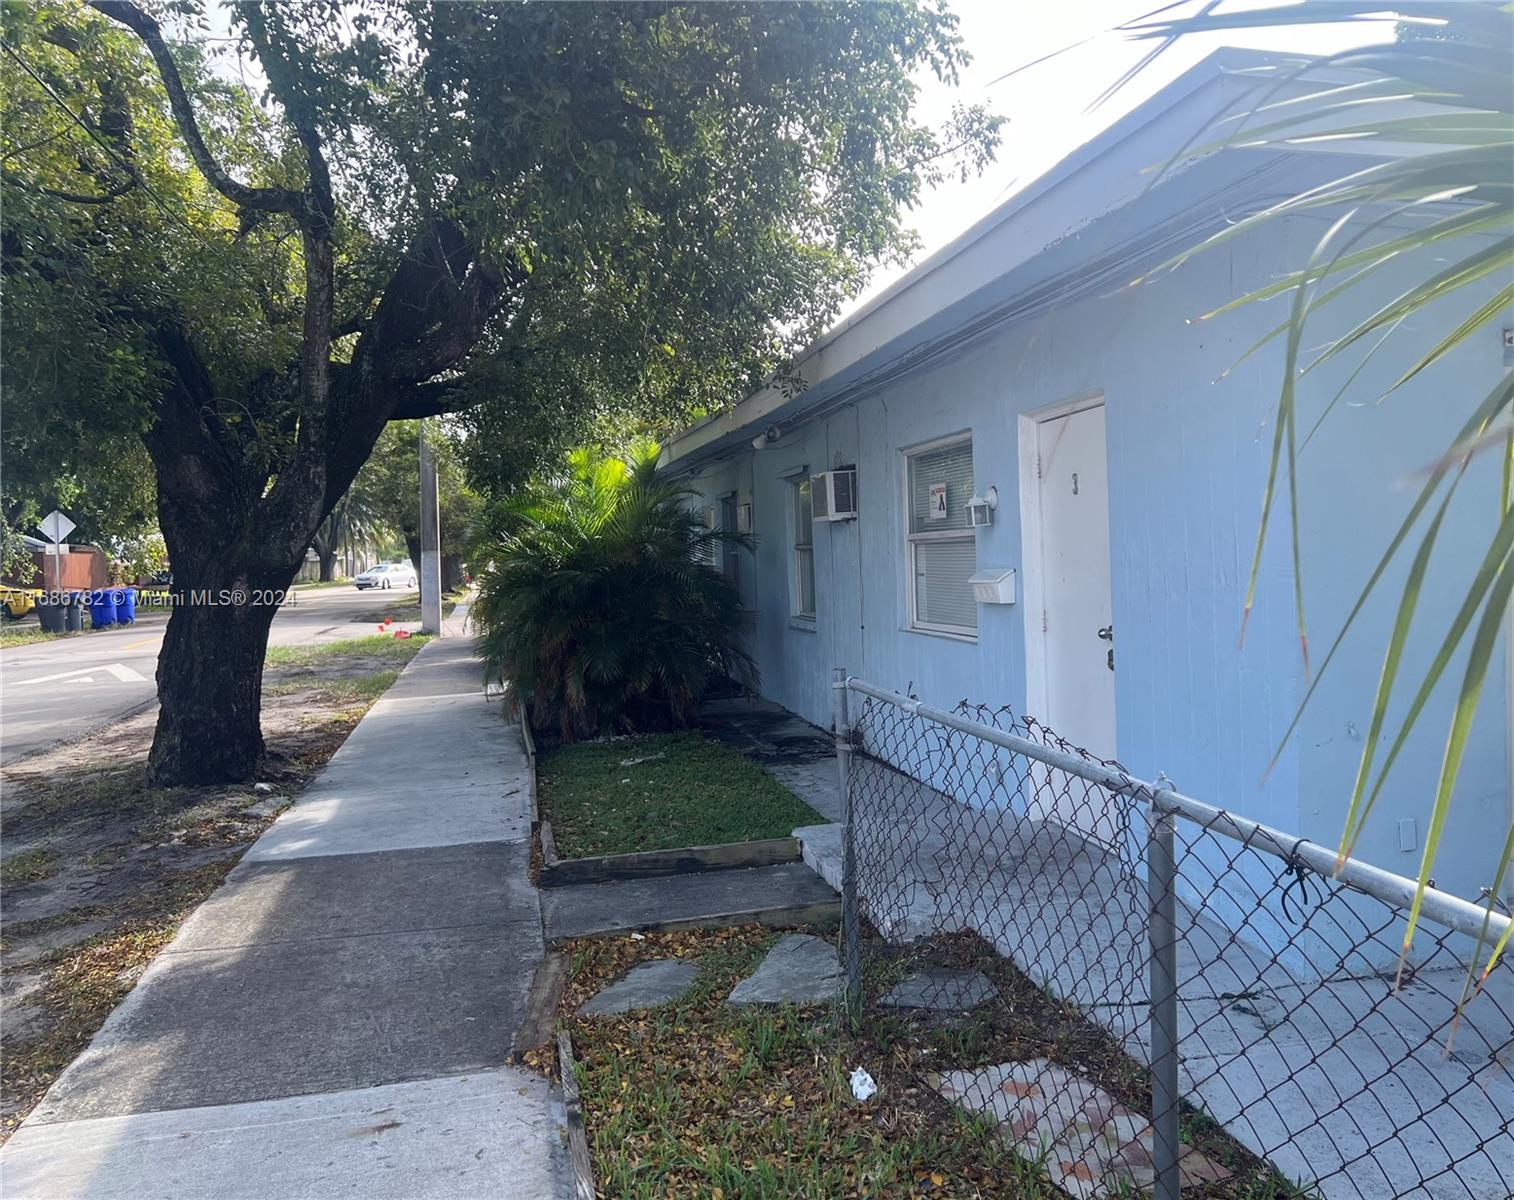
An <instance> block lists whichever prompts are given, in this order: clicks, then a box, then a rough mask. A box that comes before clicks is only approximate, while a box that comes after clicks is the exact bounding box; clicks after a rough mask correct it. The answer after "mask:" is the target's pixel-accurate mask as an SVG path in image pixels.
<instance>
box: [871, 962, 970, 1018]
mask: <svg viewBox="0 0 1514 1200" xmlns="http://www.w3.org/2000/svg"><path fill="white" fill-rule="evenodd" d="M998 994H999V993H998V992H997V991H996V990H995V989H994V985H993V984H992V983H990V982H989V981H988V976H986V975H984V974H983V972H982V971H958V970H954V969H953V968H951V967H926V968H924V969H923V970H919V971H916V972H915V973H914V974H913V975H910V976H908V977H906V978H905V979H902V980H900V981H899V982H898V983H896V984H895V985H894V986H893V987H892V988H890V989H889V990H888V991H887V992H885V993H884V995H883V996H882V997H881V998H880V999H879V1001H878V1003H879V1004H881V1005H884V1006H885V1007H888V1008H925V1009H930V1010H932V1011H934V1012H957V1013H963V1012H967V1011H969V1010H970V1009H974V1008H977V1007H978V1005H980V1004H986V1003H987V1002H988V1001H990V1000H993V999H995V998H997V996H998Z"/></svg>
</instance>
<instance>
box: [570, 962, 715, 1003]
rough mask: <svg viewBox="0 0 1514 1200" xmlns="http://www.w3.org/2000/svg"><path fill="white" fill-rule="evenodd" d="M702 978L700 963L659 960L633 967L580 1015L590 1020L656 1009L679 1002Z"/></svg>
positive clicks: (597, 996)
mask: <svg viewBox="0 0 1514 1200" xmlns="http://www.w3.org/2000/svg"><path fill="white" fill-rule="evenodd" d="M698 974H699V963H698V961H697V960H694V959H688V958H659V959H657V960H656V961H655V962H645V963H641V964H639V965H637V966H634V967H632V968H631V969H630V970H629V971H627V972H626V973H625V975H624V976H623V977H621V978H620V979H618V980H616V982H614V983H612V984H611V985H610V986H609V987H607V988H605V989H604V990H603V991H601V992H600V993H599V994H598V995H596V996H595V997H594V998H593V999H592V1000H590V1001H589V1002H588V1003H587V1004H585V1005H584V1006H583V1007H582V1008H580V1009H579V1010H578V1011H579V1012H580V1013H581V1014H582V1015H584V1016H587V1017H603V1016H608V1015H610V1014H612V1013H623V1012H631V1011H633V1010H634V1009H639V1008H655V1007H657V1005H659V1004H667V1003H669V1002H670V1001H672V1000H677V999H678V997H680V996H682V995H683V994H684V993H685V992H687V991H688V990H689V989H690V988H691V987H693V986H694V978H695V976H697V975H698Z"/></svg>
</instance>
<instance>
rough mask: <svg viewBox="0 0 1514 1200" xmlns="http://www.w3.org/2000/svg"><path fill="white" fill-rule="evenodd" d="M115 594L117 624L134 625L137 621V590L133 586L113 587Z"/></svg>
mask: <svg viewBox="0 0 1514 1200" xmlns="http://www.w3.org/2000/svg"><path fill="white" fill-rule="evenodd" d="M112 590H113V591H114V592H115V594H116V623H117V624H119V625H135V624H136V623H137V591H136V589H135V588H129V587H124V588H114V589H112Z"/></svg>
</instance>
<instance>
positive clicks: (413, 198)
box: [0, 0, 997, 782]
mask: <svg viewBox="0 0 1514 1200" xmlns="http://www.w3.org/2000/svg"><path fill="white" fill-rule="evenodd" d="M217 11H218V12H222V11H224V12H225V13H228V14H230V16H229V19H230V21H231V22H232V32H233V36H234V38H235V50H236V56H235V57H234V58H232V57H226V56H223V57H222V58H220V59H219V60H216V59H214V57H213V56H212V55H211V53H210V52H209V51H208V50H207V47H214V46H215V45H217V43H215V42H214V41H212V40H211V39H210V38H209V37H208V36H207V32H208V28H207V25H206V16H205V9H204V8H203V7H202V6H200V5H199V4H196V3H193V2H190V0H180V2H175V3H172V4H168V3H150V4H134V3H129V2H126V0H89V3H87V4H80V3H76V2H72V0H65V2H52V3H44V4H40V5H23V4H19V3H8V4H6V5H5V8H4V14H3V37H4V57H3V72H4V75H3V83H4V85H5V87H6V90H7V94H8V96H10V97H11V104H10V105H9V106H8V109H7V119H6V124H5V130H4V146H3V155H4V163H5V169H4V177H3V184H4V189H5V195H4V200H5V204H4V214H3V218H0V222H3V224H0V236H3V260H0V267H3V270H4V273H5V280H6V297H5V303H6V321H7V332H8V334H9V336H8V337H7V339H6V345H5V356H6V357H5V363H4V366H5V370H6V375H7V379H8V380H15V379H20V381H21V384H20V391H21V398H20V407H19V409H14V410H10V411H9V412H8V418H10V417H12V414H13V413H16V412H20V413H22V414H25V415H26V417H25V418H23V419H26V418H32V417H34V418H35V420H32V421H30V424H31V431H30V433H29V435H28V436H34V437H35V438H36V445H37V446H39V447H41V449H40V450H38V454H39V460H40V459H45V458H48V457H49V456H50V458H51V460H52V461H55V462H57V463H59V464H67V463H69V462H70V461H73V462H76V463H82V462H83V459H82V458H81V457H80V456H79V455H81V454H82V450H80V451H79V452H78V453H77V454H76V453H75V452H74V450H73V449H71V447H72V448H78V447H83V446H84V445H85V444H86V443H89V444H91V445H94V446H99V447H110V448H111V449H110V451H109V454H110V455H114V454H117V453H119V454H123V455H124V454H135V453H139V452H138V451H136V450H135V449H134V448H133V449H131V450H127V449H125V448H124V447H125V445H126V443H127V442H128V441H129V440H130V439H131V438H133V437H136V438H140V440H141V443H142V446H143V447H144V448H145V450H146V453H147V455H148V457H149V458H150V460H151V464H152V468H153V476H154V483H155V491H156V500H157V507H158V517H159V524H160V526H161V528H162V531H163V534H164V537H165V538H166V540H167V544H168V550H169V553H170V556H171V558H172V560H173V565H174V571H175V581H176V585H179V584H180V583H181V581H182V585H183V586H186V587H193V588H223V589H231V590H232V591H233V592H234V593H241V592H246V593H248V594H250V593H252V592H254V591H256V590H257V589H261V588H268V587H273V588H277V587H281V586H283V585H284V584H285V583H287V581H288V580H289V578H291V577H292V575H293V573H294V571H295V570H296V569H297V567H298V564H299V562H300V560H301V558H302V557H303V555H304V552H305V549H306V547H307V546H308V545H309V544H310V541H311V539H312V537H313V536H314V534H315V531H316V530H317V529H318V528H319V526H320V524H321V522H322V521H323V520H324V519H325V518H326V516H327V515H328V514H329V513H330V512H331V510H332V508H333V507H334V506H335V505H336V503H337V502H338V500H339V499H340V498H341V497H342V495H343V494H344V493H345V492H346V490H347V488H348V486H349V485H350V484H351V482H352V480H353V478H354V477H355V475H356V474H357V471H358V469H359V468H360V467H361V466H362V464H363V462H364V461H365V460H366V459H367V458H368V456H369V453H370V451H371V450H372V448H373V445H374V443H375V441H376V440H377V438H378V437H379V435H380V433H381V432H382V430H383V428H384V426H385V425H386V424H387V423H388V422H389V421H391V420H396V419H410V418H415V417H420V416H427V415H433V414H437V413H442V412H452V411H461V410H464V409H468V408H473V409H475V410H476V412H475V414H474V415H473V416H472V417H471V418H470V419H471V420H472V421H473V423H474V427H475V429H476V430H477V431H478V432H479V433H480V434H481V435H483V436H484V437H486V438H487V437H489V436H491V435H492V434H493V433H495V432H496V431H505V434H504V435H502V436H505V435H509V434H515V435H516V436H517V438H518V436H519V432H520V431H521V430H522V429H525V430H527V431H530V430H532V429H538V430H539V429H545V428H547V425H548V424H549V423H550V422H551V421H554V420H556V421H560V422H562V423H564V424H566V425H571V424H572V422H573V421H574V420H575V419H577V416H578V414H581V413H583V412H585V411H587V410H592V409H594V408H595V407H596V406H603V407H605V408H607V409H613V408H615V407H616V406H620V407H622V408H626V407H635V408H637V409H638V410H640V411H643V412H652V413H657V412H661V413H664V414H672V413H679V412H688V411H690V410H692V409H694V408H697V407H713V406H717V405H720V404H723V403H726V402H728V401H729V400H731V399H733V398H734V397H736V396H739V395H740V394H741V393H742V392H743V391H744V390H745V389H746V388H747V387H748V386H750V385H751V384H752V383H753V382H755V381H756V380H757V379H759V378H761V377H762V376H763V375H764V374H765V373H766V372H768V371H769V370H771V369H772V368H773V367H774V366H775V365H776V364H778V363H780V362H781V361H782V360H783V358H784V356H785V355H786V354H787V353H788V352H789V351H790V350H791V349H792V348H793V347H794V346H795V345H796V344H797V343H799V342H801V341H802V340H804V339H805V338H807V337H809V336H810V335H812V334H813V333H814V332H815V331H816V330H817V329H818V328H820V327H821V326H822V325H823V324H825V323H826V321H827V320H828V319H829V318H831V317H832V316H833V315H834V313H835V311H836V309H837V306H838V305H839V303H840V302H841V301H842V299H843V298H844V297H845V296H847V295H848V294H850V293H851V292H852V291H854V290H855V289H856V288H857V287H858V286H859V285H860V284H861V282H862V281H863V279H864V278H865V277H866V275H867V272H868V271H869V269H870V268H871V267H872V266H874V265H875V264H877V263H879V262H881V261H884V260H886V259H888V258H889V257H891V256H894V255H897V254H900V253H902V252H903V251H904V250H905V248H906V247H907V246H908V244H909V237H908V235H907V233H906V232H905V230H904V228H903V226H902V223H901V209H902V208H903V207H904V206H907V205H908V204H909V203H910V202H911V201H913V200H914V198H915V197H916V195H917V194H918V190H919V188H920V187H921V185H922V183H923V182H924V181H926V180H929V179H930V178H932V177H933V176H936V175H939V174H940V173H942V172H943V171H945V170H947V169H950V168H951V167H953V166H957V165H959V164H960V163H962V162H963V161H964V160H965V161H966V162H967V163H969V164H971V163H972V162H973V161H974V160H979V159H981V158H982V156H984V155H986V154H989V153H991V151H992V147H993V145H994V142H995V136H996V128H997V125H996V121H995V120H994V119H993V118H992V117H990V116H988V115H987V114H986V113H984V112H982V111H979V110H976V109H963V110H960V111H959V112H958V113H957V115H956V118H955V119H954V121H953V122H952V128H951V129H950V130H948V131H946V133H945V134H944V135H943V134H942V133H939V132H935V131H932V130H929V129H927V128H925V127H923V126H921V125H920V124H918V123H917V122H916V121H915V120H914V118H913V117H912V115H911V108H912V105H913V102H914V99H915V93H916V84H915V82H914V79H915V76H916V74H917V73H918V72H919V71H921V70H930V71H934V72H935V73H936V74H938V75H940V76H942V77H946V78H949V77H951V76H952V75H953V73H954V72H955V70H956V68H957V66H958V64H959V63H960V62H961V61H962V58H963V51H962V47H961V45H960V43H959V41H958V39H957V36H956V31H955V23H954V20H953V18H952V17H951V16H950V15H949V14H948V13H947V12H946V11H945V9H944V7H943V6H942V5H941V4H940V3H939V2H935V3H931V4H914V3H901V4H886V5H885V4H870V3H860V2H858V3H830V4H813V5H810V4H804V5H797V4H796V5H777V4H685V3H655V4H649V3H601V4H554V3H531V4H524V3H513V2H498V3H487V4H447V3H420V2H411V0H357V2H351V3H344V2H338V0H307V2H305V3H302V4H299V5H283V4H259V3H248V4H236V5H231V6H227V7H226V8H225V9H224V10H217ZM233 66H237V67H239V68H240V69H241V71H242V74H243V75H244V76H245V77H247V78H249V79H251V80H253V81H254V83H255V85H256V86H257V87H258V88H259V89H260V94H259V95H257V96H255V97H254V96H253V95H252V94H251V93H250V92H249V90H248V88H247V87H245V86H243V85H242V84H241V83H240V82H233V75H234V72H233V71H232V70H231V69H230V68H231V67H233ZM523 417H524V421H525V422H527V423H523ZM532 421H538V422H540V424H538V425H534V426H533V425H531V424H529V422H532ZM7 423H8V424H10V420H8V422H7ZM44 441H46V442H47V445H43V444H42V443H43V442H44ZM525 449H526V450H529V446H526V447H525ZM7 450H8V452H10V450H11V447H10V445H9V444H8V446H7ZM71 454H73V455H74V457H73V459H70V455H71ZM527 457H529V455H527ZM95 469H96V468H95V467H94V466H93V465H90V466H89V468H88V470H89V471H93V470H95ZM271 617H272V613H271V612H255V611H252V609H251V608H248V607H243V608H239V609H235V610H234V611H224V612H222V611H209V610H200V609H197V608H195V607H194V606H188V605H181V606H177V607H176V608H175V610H174V615H173V619H172V621H171V622H170V627H169V632H168V635H167V637H166V638H165V641H164V650H163V659H162V668H161V669H160V672H159V691H160V701H161V705H162V706H161V709H160V714H161V715H160V720H159V727H158V735H157V739H156V741H155V743H154V750H153V755H152V759H151V763H152V769H153V772H154V777H155V778H156V779H158V780H159V781H160V782H173V781H179V782H188V781H194V780H202V779H214V778H228V777H229V778H240V777H245V776H246V775H247V774H248V773H249V772H250V771H251V770H252V769H253V767H254V766H255V763H256V760H257V757H258V754H259V753H260V752H261V737H260V735H259V734H258V732H257V727H256V722H257V711H258V708H259V706H260V699H261V693H260V678H261V661H262V649H263V646H264V645H265V644H266V638H267V623H268V621H269V620H271ZM212 643H213V644H214V645H215V646H216V647H218V648H217V649H215V650H213V651H207V650H206V649H205V648H204V647H205V645H207V644H212ZM212 743H213V744H214V745H215V747H216V750H215V751H214V752H211V751H210V750H208V749H207V746H208V745H210V744H212Z"/></svg>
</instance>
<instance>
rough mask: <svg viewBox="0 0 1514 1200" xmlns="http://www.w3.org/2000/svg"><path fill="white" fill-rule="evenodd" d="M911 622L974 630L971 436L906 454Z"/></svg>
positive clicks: (914, 625)
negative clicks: (969, 505)
mask: <svg viewBox="0 0 1514 1200" xmlns="http://www.w3.org/2000/svg"><path fill="white" fill-rule="evenodd" d="M906 466H907V472H908V477H907V489H908V493H909V535H908V536H909V555H908V561H909V573H910V588H909V594H910V627H911V628H914V629H924V630H930V631H933V632H940V633H961V634H968V635H975V634H976V633H977V632H978V605H977V603H976V602H975V601H974V600H973V589H972V583H971V582H970V580H971V579H972V576H973V573H974V572H975V571H976V570H977V569H978V545H977V538H976V536H975V535H974V533H973V531H972V527H971V526H970V525H969V524H968V521H967V501H968V498H969V497H971V496H972V494H973V443H972V438H971V437H963V438H958V439H955V440H953V441H950V442H945V443H938V444H937V445H934V446H930V447H927V448H926V449H923V450H918V451H916V452H915V453H913V454H911V455H909V456H908V459H907V464H906Z"/></svg>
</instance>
